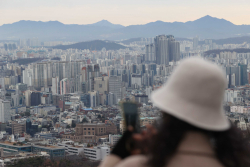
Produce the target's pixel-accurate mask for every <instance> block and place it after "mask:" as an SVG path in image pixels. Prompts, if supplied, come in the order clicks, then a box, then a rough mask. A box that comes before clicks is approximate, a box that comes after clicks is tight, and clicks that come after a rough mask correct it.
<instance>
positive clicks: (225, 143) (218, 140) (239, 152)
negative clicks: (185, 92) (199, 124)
mask: <svg viewBox="0 0 250 167" xmlns="http://www.w3.org/2000/svg"><path fill="white" fill-rule="evenodd" d="M188 131H198V132H201V133H203V134H206V135H207V136H208V137H210V139H212V140H213V146H214V151H215V153H216V157H217V159H218V160H219V161H220V162H221V163H222V164H223V165H224V166H225V167H247V166H250V151H249V144H248V141H246V140H245V139H244V138H243V135H242V133H241V131H239V130H238V129H237V128H236V127H234V126H233V125H232V127H231V128H230V129H229V130H226V131H223V132H215V131H207V130H203V129H200V128H196V127H194V126H192V125H190V124H188V123H186V122H184V121H181V120H179V119H177V118H175V117H173V116H171V115H168V114H165V113H164V114H163V121H162V123H161V125H160V127H159V128H158V133H157V134H156V136H155V137H154V138H153V141H152V143H151V144H152V145H151V146H150V148H149V154H150V156H149V157H150V158H149V161H148V162H147V165H148V166H150V167H164V166H166V165H167V164H168V163H169V161H170V159H171V158H172V157H173V155H174V154H175V153H176V150H177V147H178V146H179V144H180V143H181V141H182V140H183V138H184V136H185V134H186V132H188Z"/></svg>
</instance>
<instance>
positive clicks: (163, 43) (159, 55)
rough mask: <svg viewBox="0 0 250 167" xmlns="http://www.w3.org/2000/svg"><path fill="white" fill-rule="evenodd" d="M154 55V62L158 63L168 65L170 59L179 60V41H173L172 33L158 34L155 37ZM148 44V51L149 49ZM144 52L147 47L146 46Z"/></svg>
mask: <svg viewBox="0 0 250 167" xmlns="http://www.w3.org/2000/svg"><path fill="white" fill-rule="evenodd" d="M154 48H155V57H156V64H158V65H169V62H170V61H179V60H180V43H179V42H177V41H175V38H174V36H173V35H168V36H166V35H159V36H156V37H155V43H154ZM149 50H150V49H149V46H148V51H149ZM146 54H148V55H150V54H149V53H147V47H146Z"/></svg>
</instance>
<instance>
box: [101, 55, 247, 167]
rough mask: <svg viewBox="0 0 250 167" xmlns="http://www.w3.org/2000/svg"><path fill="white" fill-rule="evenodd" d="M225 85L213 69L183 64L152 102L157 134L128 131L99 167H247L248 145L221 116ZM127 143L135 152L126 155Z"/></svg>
mask: <svg viewBox="0 0 250 167" xmlns="http://www.w3.org/2000/svg"><path fill="white" fill-rule="evenodd" d="M226 85H227V80H226V78H225V74H224V72H223V71H222V70H221V69H220V68H219V67H218V66H217V65H214V64H212V63H209V62H207V61H204V60H202V59H200V58H189V59H186V60H184V61H182V62H181V63H180V65H179V66H178V67H177V68H176V69H175V71H174V72H173V74H172V76H171V77H170V78H169V80H168V82H167V84H166V85H164V86H163V87H162V88H160V89H158V90H157V91H155V92H153V94H152V96H151V100H152V102H153V103H154V105H155V106H157V107H158V108H159V109H161V111H162V113H163V118H162V123H161V124H160V127H159V129H158V130H157V131H156V130H155V129H153V128H152V127H151V128H149V130H148V132H147V133H145V132H143V133H142V134H133V137H132V138H131V136H132V129H131V128H130V131H127V132H125V134H124V135H123V137H122V138H121V140H120V141H119V142H118V143H117V145H116V146H115V148H114V149H113V151H112V154H111V155H110V156H109V157H107V158H106V159H105V160H104V162H103V163H102V164H101V165H100V166H101V167H182V166H185V167H247V166H250V152H249V145H248V142H245V141H244V140H243V137H242V135H241V133H240V132H238V131H237V130H236V128H235V127H233V126H231V125H230V123H229V121H228V120H227V118H226V117H225V115H224V111H223V95H224V91H225V89H226ZM131 140H134V142H135V141H137V143H138V144H137V149H133V150H129V149H128V144H127V143H128V141H131ZM132 154H133V155H132ZM134 154H138V155H134Z"/></svg>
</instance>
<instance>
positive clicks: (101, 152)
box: [83, 146, 110, 161]
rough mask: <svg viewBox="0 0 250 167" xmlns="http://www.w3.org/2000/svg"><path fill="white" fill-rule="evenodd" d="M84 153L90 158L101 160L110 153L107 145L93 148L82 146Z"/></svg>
mask: <svg viewBox="0 0 250 167" xmlns="http://www.w3.org/2000/svg"><path fill="white" fill-rule="evenodd" d="M83 152H84V155H85V156H86V157H87V158H89V159H91V160H96V161H99V160H103V159H104V158H105V157H107V156H108V155H109V154H110V148H109V147H108V146H97V147H93V148H84V149H83Z"/></svg>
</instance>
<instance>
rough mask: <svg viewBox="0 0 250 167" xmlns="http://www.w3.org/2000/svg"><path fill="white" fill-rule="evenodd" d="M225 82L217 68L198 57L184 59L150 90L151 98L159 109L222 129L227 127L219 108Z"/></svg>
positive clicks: (206, 126)
mask: <svg viewBox="0 0 250 167" xmlns="http://www.w3.org/2000/svg"><path fill="white" fill-rule="evenodd" d="M226 85H227V81H226V78H225V74H224V72H223V71H222V69H220V67H218V66H217V65H215V64H212V63H210V62H207V61H205V60H203V59H201V58H197V57H195V58H188V59H185V60H183V61H182V62H181V63H180V64H179V65H178V67H177V68H176V69H175V70H174V72H173V74H172V75H171V76H170V78H169V80H168V81H167V83H166V84H165V85H164V86H163V87H161V88H159V89H158V90H156V91H154V92H153V93H152V96H151V100H152V102H153V103H154V105H155V106H156V107H158V108H159V109H161V110H162V111H163V112H166V113H168V114H170V115H172V116H174V117H176V118H178V119H180V120H183V121H185V122H187V123H189V124H191V125H193V126H195V127H198V128H201V129H205V130H212V131H224V130H227V129H229V128H230V123H229V121H228V120H227V118H226V116H225V115H224V114H225V113H224V110H223V98H224V91H225V89H226Z"/></svg>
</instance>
